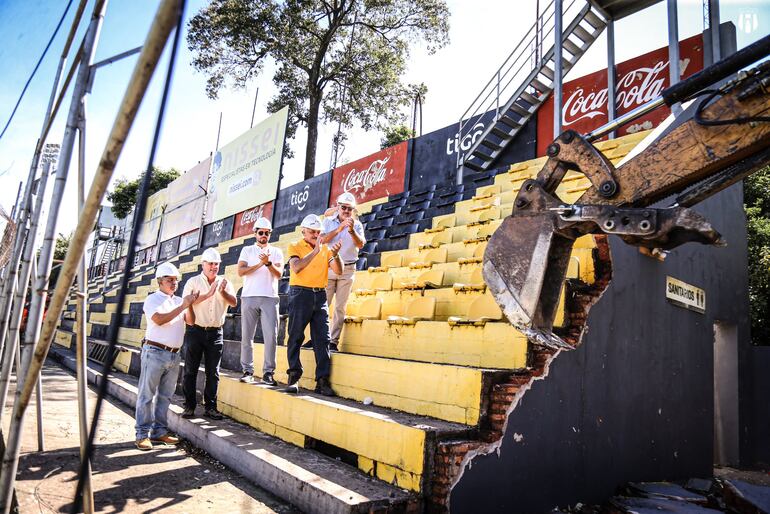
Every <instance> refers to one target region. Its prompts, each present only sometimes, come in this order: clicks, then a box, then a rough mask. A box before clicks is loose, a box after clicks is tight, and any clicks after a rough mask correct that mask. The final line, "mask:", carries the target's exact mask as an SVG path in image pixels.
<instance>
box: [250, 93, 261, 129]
mask: <svg viewBox="0 0 770 514" xmlns="http://www.w3.org/2000/svg"><path fill="white" fill-rule="evenodd" d="M257 97H259V88H257V92H256V93H254V107H252V109H251V125H249V128H253V127H254V114H255V113H256V112H257Z"/></svg>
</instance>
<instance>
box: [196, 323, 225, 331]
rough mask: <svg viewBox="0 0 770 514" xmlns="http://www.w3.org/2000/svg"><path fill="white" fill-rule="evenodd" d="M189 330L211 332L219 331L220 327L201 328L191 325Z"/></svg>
mask: <svg viewBox="0 0 770 514" xmlns="http://www.w3.org/2000/svg"><path fill="white" fill-rule="evenodd" d="M190 328H195V329H198V330H204V331H206V332H211V331H215V330H221V329H222V327H202V326H200V325H193V326H191V327H190Z"/></svg>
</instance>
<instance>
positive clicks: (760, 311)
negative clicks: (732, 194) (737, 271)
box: [744, 166, 770, 345]
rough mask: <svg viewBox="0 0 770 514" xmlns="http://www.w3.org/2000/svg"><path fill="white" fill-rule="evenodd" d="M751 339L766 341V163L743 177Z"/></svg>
mask: <svg viewBox="0 0 770 514" xmlns="http://www.w3.org/2000/svg"><path fill="white" fill-rule="evenodd" d="M744 202H745V208H746V230H747V232H748V243H749V301H750V303H751V307H750V308H751V339H752V341H753V342H754V344H765V345H769V344H770V166H768V167H766V168H764V169H763V170H761V171H759V172H757V173H755V174H753V175H751V176H750V177H748V178H747V179H746V180H745V181H744Z"/></svg>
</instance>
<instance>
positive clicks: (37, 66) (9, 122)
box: [0, 0, 73, 139]
mask: <svg viewBox="0 0 770 514" xmlns="http://www.w3.org/2000/svg"><path fill="white" fill-rule="evenodd" d="M72 1H73V0H69V2H67V7H65V8H64V13H63V14H62V15H61V18H60V19H59V23H58V24H57V25H56V28H55V29H54V31H53V34H51V39H49V40H48V44H47V45H45V50H43V55H41V56H40V59H38V61H37V64H36V65H35V69H34V70H32V73H31V74H30V76H29V78H28V79H27V83H26V84H24V89H22V90H21V94H20V95H19V99H18V100H16V105H14V107H13V111H12V112H11V116H10V117H9V118H8V122H7V123H6V124H5V127H3V131H2V132H0V139H2V138H3V136H4V135H5V131H6V130H8V127H9V126H10V124H11V121H13V116H14V115H15V114H16V110H17V109H18V108H19V104H21V100H22V98H24V93H26V92H27V88H28V87H29V84H30V83H31V82H32V79H33V78H34V77H35V73H37V70H38V68H40V64H41V63H42V62H43V59H45V54H47V53H48V49H49V48H51V44H52V43H53V40H54V39H56V34H58V33H59V29H60V28H61V26H62V23H64V18H66V17H67V13H68V12H69V10H70V7H71V6H72Z"/></svg>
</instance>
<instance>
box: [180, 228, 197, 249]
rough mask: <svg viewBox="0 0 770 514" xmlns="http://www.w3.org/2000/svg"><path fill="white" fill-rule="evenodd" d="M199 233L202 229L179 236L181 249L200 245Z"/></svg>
mask: <svg viewBox="0 0 770 514" xmlns="http://www.w3.org/2000/svg"><path fill="white" fill-rule="evenodd" d="M199 235H200V229H195V230H193V231H192V232H188V233H186V234H182V235H181V236H179V251H180V252H184V251H185V250H189V249H190V248H193V247H196V246H198V236H199Z"/></svg>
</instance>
